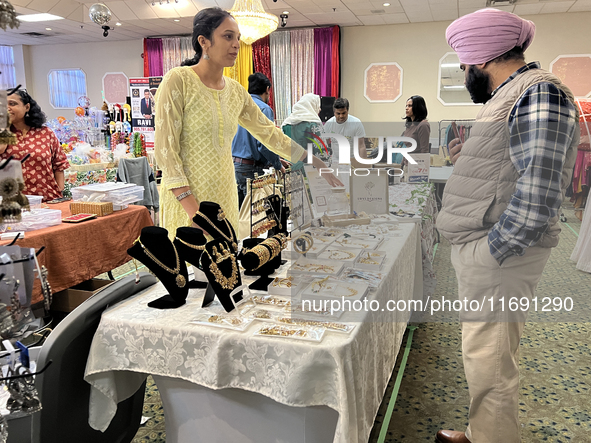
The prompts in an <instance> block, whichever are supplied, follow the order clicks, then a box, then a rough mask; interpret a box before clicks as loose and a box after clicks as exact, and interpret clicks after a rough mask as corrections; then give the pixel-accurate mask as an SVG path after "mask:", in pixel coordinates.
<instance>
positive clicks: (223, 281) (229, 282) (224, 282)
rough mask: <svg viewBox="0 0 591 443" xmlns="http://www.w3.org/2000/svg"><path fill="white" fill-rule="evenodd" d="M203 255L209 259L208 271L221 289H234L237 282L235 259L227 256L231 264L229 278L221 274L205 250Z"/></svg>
mask: <svg viewBox="0 0 591 443" xmlns="http://www.w3.org/2000/svg"><path fill="white" fill-rule="evenodd" d="M205 253H206V254H207V256H208V257H209V261H210V263H209V270H210V271H211V273H212V274H213V276H214V278H215V281H216V282H217V283H219V284H220V286H221V287H222V289H234V287H235V286H236V282H237V281H238V266H237V265H236V257H234V256H233V255H230V256H229V258H230V261H231V262H232V275H231V276H230V277H226V276H225V275H224V274H222V271H220V268H218V265H217V264H216V262H215V260H214V259H213V258H212V257H211V255H209V252H208V251H207V249H206V250H205Z"/></svg>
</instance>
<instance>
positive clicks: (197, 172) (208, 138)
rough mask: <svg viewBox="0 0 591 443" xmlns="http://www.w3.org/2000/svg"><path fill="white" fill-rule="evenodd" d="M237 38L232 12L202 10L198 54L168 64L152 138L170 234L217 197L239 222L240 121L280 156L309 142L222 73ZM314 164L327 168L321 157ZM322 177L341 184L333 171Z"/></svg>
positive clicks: (296, 152) (290, 155) (295, 156)
mask: <svg viewBox="0 0 591 443" xmlns="http://www.w3.org/2000/svg"><path fill="white" fill-rule="evenodd" d="M239 37H240V33H239V29H238V25H237V24H236V21H235V20H234V19H233V18H232V17H231V15H230V14H229V13H228V12H226V11H224V10H222V9H220V8H207V9H203V10H201V11H200V12H199V13H198V14H197V15H196V16H195V18H194V19H193V48H194V49H195V52H196V55H195V59H194V60H188V61H186V62H185V63H184V64H189V65H191V66H181V67H178V68H174V69H172V70H171V71H169V72H168V73H167V74H166V75H165V76H164V78H163V80H162V83H161V84H160V86H159V87H158V92H157V94H156V112H155V126H156V128H155V129H156V133H155V143H154V145H155V155H156V160H157V162H158V165H159V166H160V167H161V168H162V185H161V186H162V190H161V193H160V196H161V197H160V222H161V226H162V227H164V228H166V229H168V231H169V233H170V235H171V236H174V234H175V232H176V228H178V227H180V226H188V225H190V224H191V219H192V217H193V215H194V214H195V212H196V211H197V210H198V209H199V202H200V201H213V202H216V203H218V204H219V205H220V206H221V207H222V209H223V210H224V212H225V213H226V217H227V219H228V221H229V222H230V223H232V225H233V226H234V227H235V228H237V227H238V193H237V188H236V180H235V176H234V163H233V162H232V140H233V138H234V135H235V134H236V131H237V128H238V125H239V124H240V125H241V126H243V127H244V128H246V129H247V130H248V131H249V132H250V133H251V134H252V135H253V136H254V137H255V138H257V139H258V140H259V141H260V142H261V143H263V144H264V145H265V146H266V147H267V148H269V149H270V150H271V151H273V152H275V153H276V154H278V155H280V156H281V157H283V158H286V159H287V160H290V161H292V160H293V162H298V161H299V160H303V158H305V155H306V153H305V151H304V149H303V148H302V147H301V146H299V145H297V144H295V143H293V142H292V141H291V139H290V138H289V137H287V136H285V135H284V134H283V133H282V132H281V130H280V129H278V128H276V127H275V125H274V124H273V122H271V121H270V120H269V119H268V118H267V117H266V116H265V115H264V114H263V113H262V112H261V111H260V109H259V107H258V106H257V105H256V103H255V102H254V101H253V100H252V98H251V97H250V95H249V94H248V92H247V91H246V90H245V89H244V88H243V87H242V86H241V85H240V84H239V83H238V82H236V81H234V80H232V79H230V78H227V77H224V76H223V69H224V67H227V66H232V65H233V64H234V62H235V61H236V57H237V55H238V49H239ZM195 63H196V64H195ZM313 164H314V166H315V167H317V168H318V167H325V165H324V163H322V161H320V160H319V159H317V158H314V163H313ZM323 177H325V178H326V179H327V181H328V182H329V183H331V184H332V185H333V186H334V185H338V184H339V182H338V180H337V179H336V178H335V177H334V176H332V175H330V176H327V175H325V174H323ZM193 226H195V225H193Z"/></svg>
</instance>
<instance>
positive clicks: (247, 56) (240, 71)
mask: <svg viewBox="0 0 591 443" xmlns="http://www.w3.org/2000/svg"><path fill="white" fill-rule="evenodd" d="M253 72H254V71H253V70H252V46H251V45H247V44H245V43H242V42H240V49H239V50H238V57H236V62H235V63H234V66H232V67H230V68H224V75H225V76H226V77H230V78H233V79H234V80H236V81H237V82H238V83H240V84H241V85H242V86H244V89H247V90H248V76H249V75H250V74H252V73H253Z"/></svg>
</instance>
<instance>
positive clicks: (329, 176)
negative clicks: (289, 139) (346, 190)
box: [302, 156, 345, 188]
mask: <svg viewBox="0 0 591 443" xmlns="http://www.w3.org/2000/svg"><path fill="white" fill-rule="evenodd" d="M302 160H303V158H302ZM312 166H314V167H315V168H316V169H318V170H319V171H320V169H322V168H328V166H326V163H324V162H323V161H322V160H320V159H319V158H318V157H316V156H313V157H312ZM320 176H321V177H323V178H324V179H325V180H326V181H327V183H328V184H329V185H330V186H332V187H333V188H334V187H336V186H345V185H344V184H343V182H341V181H340V180H339V179H338V178H336V177H335V175H334V174H333V173H332V172H331V173H321V174H320Z"/></svg>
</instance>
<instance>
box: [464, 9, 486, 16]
mask: <svg viewBox="0 0 591 443" xmlns="http://www.w3.org/2000/svg"><path fill="white" fill-rule="evenodd" d="M479 9H482V8H460V9H459V11H458V12H459V14H460V17H462V16H464V15H467V14H472V13H473V12H476V11H478V10H479Z"/></svg>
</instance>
